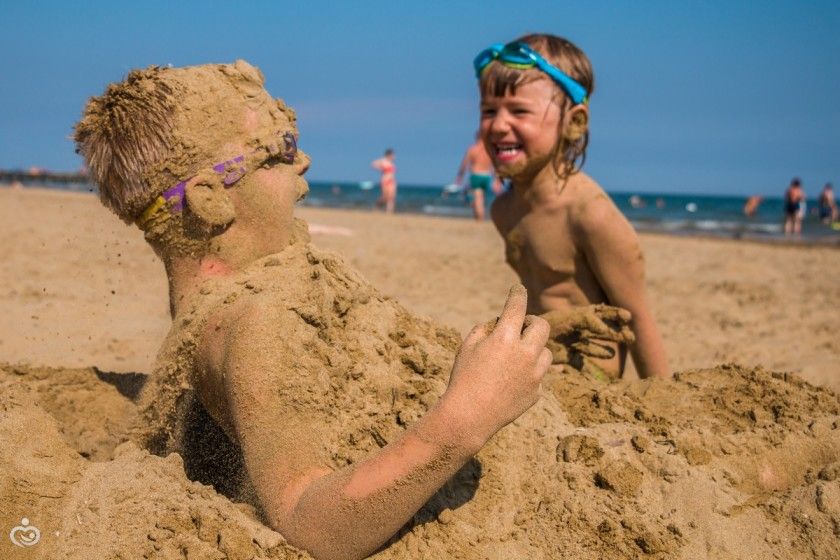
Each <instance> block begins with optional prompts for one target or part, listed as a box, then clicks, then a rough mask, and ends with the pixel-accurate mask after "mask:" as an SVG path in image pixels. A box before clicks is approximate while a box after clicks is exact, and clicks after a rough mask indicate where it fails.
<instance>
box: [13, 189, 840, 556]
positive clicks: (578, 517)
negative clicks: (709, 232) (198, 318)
mask: <svg viewBox="0 0 840 560" xmlns="http://www.w3.org/2000/svg"><path fill="white" fill-rule="evenodd" d="M298 215H299V216H301V217H303V218H305V219H307V220H308V221H310V222H311V223H313V224H316V226H317V227H313V228H312V231H313V242H314V244H316V245H318V246H321V247H324V248H328V249H334V250H336V251H337V252H339V253H341V254H343V255H345V258H346V260H347V261H348V262H349V263H350V264H352V265H353V266H355V267H356V268H358V269H359V270H360V271H361V272H362V274H363V275H365V276H366V277H367V278H368V280H370V281H371V283H372V284H373V285H374V286H376V287H378V288H379V290H380V291H381V292H382V293H383V294H385V295H389V296H392V297H394V298H396V299H398V300H399V301H400V302H401V303H402V304H403V305H405V306H406V307H407V308H408V309H409V310H410V311H413V312H415V313H418V314H420V315H426V316H428V317H430V318H431V319H432V320H433V321H436V322H438V323H443V324H446V325H451V326H454V327H455V328H456V329H458V330H460V331H461V332H465V331H466V330H467V329H468V328H469V327H471V326H472V324H473V323H475V322H478V321H483V320H486V319H487V318H489V317H492V316H494V315H496V314H497V312H498V308H499V306H500V304H501V302H502V300H503V297H504V295H505V293H506V291H507V288H508V286H509V285H510V284H511V283H512V282H513V281H514V276H513V274H512V272H511V271H510V270H508V269H507V268H506V266H505V265H504V263H503V260H502V259H503V253H502V244H501V241H500V240H499V239H498V237H497V236H496V234H495V233H494V231H493V230H492V226H490V225H489V224H474V223H472V222H467V221H460V220H445V219H432V218H423V217H414V216H383V215H379V214H370V213H354V212H339V211H326V210H312V209H303V210H301V211H299V213H298ZM0 218H2V222H0V223H2V224H3V225H2V226H0V234H2V236H3V239H4V244H3V246H2V251H3V256H4V257H5V258H4V264H5V266H4V267H3V268H2V269H1V270H2V271H0V297H2V298H3V311H4V312H3V314H2V315H3V318H2V321H3V322H2V323H0V362H6V363H8V364H18V365H7V366H4V367H2V369H0V497H2V499H3V502H4V504H5V506H6V507H5V508H4V510H5V511H4V515H3V516H2V517H0V522H1V523H2V526H0V529H2V530H3V531H0V532H3V533H7V534H8V531H10V530H11V529H12V527H14V526H15V525H17V524H20V523H21V518H23V517H28V518H29V519H31V523H32V524H33V525H36V526H38V527H39V529H40V530H41V532H42V541H41V542H40V543H39V544H37V545H34V546H32V547H30V548H26V549H23V548H16V547H14V546H12V545H11V544H10V541H9V540H8V539H7V538H6V537H5V536H3V535H0V557H2V558H18V557H20V558H52V557H66V558H100V557H101V558H117V557H124V558H182V557H185V556H186V557H198V558H225V557H230V558H254V557H255V558H263V557H266V558H297V557H305V555H302V554H300V553H298V552H296V551H294V550H292V549H291V548H290V547H288V546H287V545H285V544H284V543H283V540H282V537H280V536H279V535H278V534H277V533H274V532H273V531H270V530H268V529H266V528H265V527H264V526H262V525H261V524H260V523H259V522H258V521H257V520H256V518H255V514H254V512H253V510H252V509H251V508H249V507H247V506H244V505H235V504H233V503H231V502H230V501H229V500H227V499H226V498H224V497H222V496H220V495H218V494H216V493H215V492H214V491H213V489H212V488H210V487H207V486H202V485H200V484H198V483H196V482H192V481H190V480H189V479H188V478H187V477H186V476H185V474H184V467H183V463H182V461H181V458H180V457H179V456H177V455H170V456H169V457H167V458H165V459H164V458H159V457H155V456H151V455H148V454H147V453H146V452H145V451H143V450H140V449H138V448H137V447H136V446H134V445H133V444H131V443H122V444H121V437H120V435H121V434H122V433H123V432H124V430H125V427H126V426H127V425H129V424H130V423H131V422H132V420H133V419H134V415H135V414H136V406H135V404H134V399H135V398H136V396H137V390H138V388H139V385H140V384H142V383H143V380H144V375H143V374H145V373H148V372H150V371H152V364H153V360H154V355H155V352H156V351H157V348H158V346H159V345H160V343H161V341H162V340H163V338H164V336H165V333H166V331H167V329H168V326H169V317H168V312H167V294H166V281H165V277H164V274H163V270H162V266H160V265H159V264H158V263H157V262H156V259H155V257H154V255H153V254H152V252H151V251H150V250H149V249H148V248H147V247H146V246H145V244H144V243H143V241H142V236H141V234H140V232H139V231H138V230H136V229H131V228H128V227H126V226H124V225H123V224H122V223H121V222H119V221H118V220H117V219H116V218H114V217H112V216H111V215H110V214H109V213H107V212H105V211H104V210H103V209H102V208H101V207H100V206H99V205H98V203H97V201H96V200H95V199H94V198H93V197H91V196H86V195H79V194H71V193H59V192H54V191H52V192H51V191H37V190H31V189H28V190H25V191H11V190H7V189H0ZM642 242H643V245H644V248H645V251H646V256H647V260H648V273H649V285H650V290H651V296H652V300H653V301H654V304H655V311H656V314H657V318H658V320H659V321H660V325H661V329H662V331H663V336H664V338H665V343H666V347H667V349H668V351H669V354H670V360H671V364H672V366H673V368H674V369H675V370H695V371H688V372H684V373H681V374H680V375H679V376H678V377H677V379H676V380H675V381H673V382H668V383H649V382H638V381H636V382H628V383H619V384H614V385H611V386H605V385H599V384H593V382H590V381H588V380H585V379H583V378H579V377H571V376H552V377H551V378H550V379H549V382H548V383H547V394H548V397H547V401H549V402H548V404H546V405H544V406H543V407H542V408H540V410H539V411H538V412H535V413H534V414H533V415H531V417H530V418H531V419H525V420H523V422H520V423H519V424H518V425H515V426H512V427H511V428H509V429H506V430H503V431H502V432H501V433H500V435H499V436H498V437H497V438H496V440H495V441H494V442H493V444H492V445H491V446H490V447H489V448H488V449H487V450H485V451H484V452H483V455H480V456H479V461H480V464H483V465H485V469H486V470H485V472H484V473H481V469H480V468H479V470H478V472H479V473H480V474H481V476H480V477H479V476H477V475H475V473H471V472H467V473H465V474H463V475H462V476H465V477H466V478H467V479H469V478H471V477H472V478H474V479H476V480H479V479H480V481H479V482H478V484H477V486H478V491H477V492H476V494H475V498H474V499H472V500H471V501H470V502H468V503H466V504H463V505H462V504H458V505H457V507H449V508H444V509H440V508H438V509H437V510H435V509H434V508H433V507H432V508H425V509H424V512H422V515H418V518H416V519H415V526H414V527H413V528H412V529H411V530H410V531H409V532H408V533H407V534H406V535H405V536H404V537H403V538H402V539H401V541H400V542H399V543H397V544H396V545H395V546H393V547H392V548H390V549H388V550H386V551H384V552H382V553H381V556H382V557H383V558H386V557H387V558H401V559H402V558H419V557H462V558H484V557H493V558H520V557H523V558H524V557H529V558H534V557H546V558H549V557H552V558H564V557H567V558H602V557H610V558H637V557H645V558H716V559H722V558H746V557H750V558H830V557H838V556H840V544H838V542H840V541H838V539H840V482H838V474H840V473H839V472H838V471H840V463H838V459H840V416H838V415H840V399H838V396H837V395H836V394H835V393H833V392H831V391H829V390H826V389H822V388H817V387H813V386H811V385H808V384H806V383H803V382H802V381H800V380H799V378H798V377H797V376H794V375H789V374H786V373H780V372H795V373H797V374H798V375H800V376H801V377H802V378H804V379H806V380H807V381H809V382H811V383H813V384H815V385H819V386H823V387H830V388H833V389H835V390H837V389H840V367H838V366H840V341H838V337H837V330H838V328H840V321H838V320H837V312H838V309H839V308H840V286H838V284H837V282H836V280H834V279H835V278H837V277H838V273H840V252H838V251H837V250H836V249H832V248H820V247H783V246H769V245H760V244H755V243H743V242H729V241H721V240H706V239H678V238H670V237H660V236H643V237H642ZM418 344H420V342H418ZM406 348H407V350H406V351H407V352H410V351H412V344H408V345H407V346H406ZM723 362H739V363H741V364H746V365H747V366H750V367H739V366H734V365H729V366H718V365H717V364H720V363H723ZM19 364H31V365H29V366H24V365H19ZM759 365H760V366H763V367H764V369H761V368H758V369H756V368H753V367H751V366H759ZM43 366H51V367H52V368H56V369H46V368H45V367H43ZM86 366H95V368H96V369H94V368H89V367H86ZM73 368H81V369H73ZM771 371H775V372H779V373H771ZM132 374H133V375H132ZM551 402H554V403H556V404H557V405H559V407H560V408H561V409H562V412H561V413H560V414H559V419H558V420H557V422H551V423H550V425H548V424H546V425H545V426H543V427H542V428H540V427H539V422H538V421H535V420H534V419H537V420H539V418H544V417H543V416H541V415H544V414H549V412H546V411H550V410H551V406H550V404H551ZM535 434H536V435H535ZM537 436H544V437H537ZM369 445H371V443H370V442H365V443H364V444H363V446H369ZM507 452H510V454H511V455H513V454H514V453H516V454H517V455H521V454H524V456H526V457H529V459H530V461H529V462H528V466H527V467H524V466H523V467H522V468H521V469H519V470H517V469H516V468H515V466H514V468H513V469H512V468H511V463H510V461H507V462H505V461H504V457H503V456H504V454H505V453H507ZM499 461H501V462H499ZM496 464H499V465H503V466H504V468H502V469H494V468H493V465H496ZM471 468H472V470H473V471H474V470H475V469H476V467H475V465H473V466H472V467H471ZM468 470H469V469H468ZM547 480H548V481H553V483H554V485H555V486H554V487H552V488H551V490H552V491H551V492H548V493H546V492H545V491H544V489H543V487H544V485H545V483H546V481H547ZM424 516H425V517H424ZM18 534H19V535H23V536H27V535H30V536H31V533H26V532H25V531H24V532H19V533H18ZM455 535H458V537H457V538H456V537H455ZM541 535H542V536H541ZM541 539H542V542H549V541H550V544H551V547H546V548H545V549H542V550H540V549H539V547H538V548H537V549H534V548H531V547H530V546H529V545H528V543H531V544H533V543H534V542H538V543H539V542H540V541H541ZM119 554H122V556H119Z"/></svg>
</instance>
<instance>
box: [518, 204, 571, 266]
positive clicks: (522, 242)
mask: <svg viewBox="0 0 840 560" xmlns="http://www.w3.org/2000/svg"><path fill="white" fill-rule="evenodd" d="M577 256H578V250H577V247H576V246H575V242H574V238H573V235H572V231H571V227H570V225H569V219H568V215H567V213H566V212H565V211H563V210H562V209H561V210H556V211H553V212H531V213H528V214H524V215H522V216H521V217H519V218H518V219H517V220H515V221H513V222H512V224H511V226H510V229H509V230H508V232H507V235H505V257H506V260H507V262H508V264H510V266H511V267H513V269H514V270H516V271H517V272H518V273H519V274H520V276H522V277H523V279H525V278H526V277H532V278H534V279H536V278H544V279H546V280H547V279H552V280H554V281H558V280H561V279H562V278H564V277H570V276H573V275H574V273H575V269H576V265H575V263H576V260H577Z"/></svg>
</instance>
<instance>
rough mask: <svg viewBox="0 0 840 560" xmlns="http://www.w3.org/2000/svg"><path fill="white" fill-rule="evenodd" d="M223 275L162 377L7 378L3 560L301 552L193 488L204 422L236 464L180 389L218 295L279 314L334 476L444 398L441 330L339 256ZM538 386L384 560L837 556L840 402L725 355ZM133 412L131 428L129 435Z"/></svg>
mask: <svg viewBox="0 0 840 560" xmlns="http://www.w3.org/2000/svg"><path fill="white" fill-rule="evenodd" d="M215 282H217V283H208V284H207V285H206V286H204V289H202V290H201V294H200V296H197V297H198V299H197V300H196V301H195V302H194V305H192V306H185V309H186V311H185V312H184V313H183V314H182V315H179V316H177V317H176V318H175V324H176V325H181V326H182V327H185V328H179V329H178V330H177V331H173V334H171V335H170V337H169V338H168V340H167V343H166V344H165V345H164V349H163V351H162V353H161V363H160V364H159V367H158V369H157V374H156V375H158V376H159V375H162V374H163V373H165V374H166V376H168V377H166V378H165V379H162V380H159V379H157V378H152V379H149V378H146V377H145V376H143V375H141V374H134V375H118V374H107V373H103V372H99V371H97V370H95V369H84V370H47V369H43V368H33V367H24V366H5V367H3V368H2V369H1V370H0V395H2V401H0V449H2V452H0V453H1V455H0V464H2V468H0V473H2V474H0V498H2V500H3V503H4V504H8V505H9V507H7V508H5V512H6V513H5V515H4V519H3V521H4V523H6V525H8V526H9V527H12V526H14V525H16V524H18V523H20V519H21V518H22V517H27V518H28V519H29V520H31V522H32V524H33V525H36V526H38V528H39V529H40V530H41V532H42V535H43V536H42V539H41V542H40V543H39V544H38V545H35V546H33V547H30V548H28V549H25V550H24V549H20V548H15V547H12V546H11V545H10V543H9V541H8V540H5V542H4V543H3V545H2V547H3V548H0V552H2V553H3V554H2V557H4V558H6V557H10V558H15V557H27V558H29V557H31V558H53V557H63V558H94V557H103V552H105V553H106V555H105V556H104V557H113V558H120V557H122V558H183V557H185V556H186V557H199V558H299V557H306V555H305V554H302V553H300V552H298V551H296V550H294V549H293V548H291V547H289V546H288V545H286V544H285V543H284V541H283V539H282V537H281V536H280V535H279V534H277V533H275V532H273V531H271V530H269V529H267V528H266V527H265V526H264V525H263V524H262V523H260V521H259V519H260V514H259V511H258V509H257V508H254V507H253V505H248V504H245V503H236V502H234V501H231V500H230V499H229V498H228V497H225V496H223V495H221V494H220V493H218V492H217V490H219V491H220V492H222V493H224V494H225V495H227V496H234V497H235V498H237V499H241V497H242V496H245V495H246V494H245V493H241V492H238V490H239V488H233V487H223V485H222V484H221V483H219V484H217V488H216V489H215V490H214V489H213V488H212V487H210V486H206V485H202V484H201V483H199V482H197V481H196V480H203V481H205V482H207V481H212V480H213V474H214V473H213V472H211V471H212V470H213V465H212V464H211V465H208V464H206V462H205V463H204V464H203V465H200V466H198V467H195V466H191V465H195V463H196V460H195V459H196V457H194V456H192V455H193V454H194V453H195V452H194V451H193V450H194V449H195V447H192V446H191V445H190V442H191V441H192V440H193V439H195V438H194V437H193V436H194V435H195V434H194V432H196V431H199V432H201V433H200V434H199V436H200V437H201V438H205V440H204V443H203V444H202V446H201V447H200V449H207V448H208V447H216V448H219V449H221V448H224V449H227V450H228V451H227V452H228V453H230V454H232V455H235V454H236V453H237V450H236V446H235V445H231V444H230V442H225V441H224V430H223V429H216V430H215V431H214V432H213V431H211V433H209V435H208V431H207V430H206V429H201V430H196V426H197V424H202V423H196V422H191V421H189V420H185V419H184V414H185V410H191V411H192V412H191V413H190V414H196V412H195V409H196V408H197V407H196V403H195V402H194V400H193V399H190V398H189V390H188V388H187V387H188V384H187V383H185V381H186V380H188V376H186V371H185V369H184V368H185V367H186V366H188V365H189V351H188V350H189V344H188V343H189V340H190V339H191V336H192V335H191V334H190V333H191V331H192V330H193V327H195V328H198V326H197V325H200V324H202V322H203V321H204V320H206V310H207V309H211V308H213V307H214V306H218V305H224V304H225V301H228V302H232V301H234V300H236V299H238V298H242V297H248V298H255V301H263V300H264V301H280V302H282V304H283V308H284V313H281V314H280V315H279V317H280V319H281V320H282V324H281V325H280V328H281V329H282V332H285V333H287V336H286V337H285V338H284V339H283V340H279V341H278V344H280V345H281V346H282V347H284V348H289V349H292V348H293V349H295V350H296V351H295V354H293V355H292V356H293V357H294V359H293V360H289V361H288V362H287V363H285V364H284V365H282V366H280V367H279V368H278V376H277V380H276V381H277V385H276V386H275V387H274V388H273V390H275V391H283V384H284V383H286V384H294V385H295V386H296V387H299V386H300V385H299V384H300V383H306V384H308V385H307V386H311V387H313V389H314V390H313V391H311V392H310V393H306V394H303V395H300V392H299V391H295V393H296V394H298V395H299V397H297V398H299V399H307V398H308V399H316V400H318V402H320V404H321V405H322V408H323V410H324V411H325V412H324V415H325V417H324V420H326V421H331V422H336V421H340V422H341V429H340V430H339V431H337V432H336V433H332V434H324V437H323V441H320V442H318V445H320V446H322V448H323V450H324V451H325V452H326V450H330V454H329V461H330V462H331V464H332V465H333V466H334V467H336V468H340V467H342V466H344V465H346V464H349V463H353V462H355V461H357V460H358V459H359V458H360V457H362V456H363V455H364V454H365V453H367V452H369V451H372V450H374V449H376V448H377V447H379V446H382V445H384V444H385V442H387V441H390V440H391V439H393V438H394V437H395V435H396V434H398V433H399V432H400V431H401V430H403V429H404V427H405V426H406V425H408V424H410V423H411V422H412V421H413V420H414V419H415V418H416V417H417V416H418V415H421V414H423V413H424V412H425V411H426V410H427V409H428V407H429V406H430V405H431V404H432V403H433V402H434V401H435V399H436V398H437V396H438V395H440V393H441V392H442V391H443V390H444V389H445V386H446V380H447V376H448V372H449V368H450V366H451V362H452V359H453V357H454V352H455V348H456V346H457V337H456V335H455V333H454V331H452V330H450V329H447V328H443V327H440V326H438V325H435V324H433V323H431V322H429V321H427V320H424V319H421V318H418V317H416V316H413V315H412V314H410V313H409V312H408V311H406V310H405V309H404V308H402V307H401V306H400V305H399V304H397V303H395V302H394V301H392V300H389V299H387V298H383V297H382V296H381V295H379V294H378V292H377V291H376V290H375V289H373V288H372V287H371V286H370V285H369V284H368V283H367V282H366V281H364V279H362V278H361V277H360V276H359V275H358V274H356V273H354V272H353V271H351V270H349V269H348V267H347V266H346V265H344V263H343V262H342V261H341V259H340V258H338V257H336V256H334V255H331V254H329V253H324V252H321V251H318V250H317V249H314V248H312V247H310V246H308V245H305V244H303V243H299V244H296V245H294V246H292V247H290V248H289V249H288V250H287V251H284V252H283V253H280V254H278V255H274V256H271V257H267V258H266V259H262V260H261V261H259V262H257V263H255V265H254V266H252V267H249V268H248V269H246V270H245V271H243V272H242V273H241V274H240V275H239V276H237V277H236V278H234V279H232V280H231V281H230V282H227V281H226V282H224V283H221V282H219V281H215ZM185 320H186V323H184V321H185ZM179 321H180V322H181V323H179ZM191 325H192V326H193V327H191ZM176 350H177V351H178V352H180V353H181V354H180V360H173V356H172V353H173V352H174V351H176ZM256 350H257V351H258V350H259V349H256ZM545 385H546V390H545V395H544V397H543V398H542V399H541V401H540V402H539V403H538V404H537V405H535V406H534V407H533V408H532V409H531V410H529V411H528V412H527V413H526V414H525V415H523V416H522V417H521V418H520V419H519V420H517V421H516V422H515V423H514V424H512V425H510V426H508V427H507V428H505V429H504V430H503V431H501V432H500V433H499V434H497V436H496V437H495V438H494V439H493V440H492V441H491V442H490V444H489V445H488V446H486V447H485V448H484V449H483V450H482V451H481V452H480V453H479V454H478V456H477V457H476V458H475V459H474V460H473V461H471V462H470V463H468V464H467V465H466V466H465V467H464V468H463V469H462V470H461V471H460V472H459V473H458V475H457V476H456V477H454V478H453V480H451V481H450V482H449V483H448V484H447V485H446V486H445V487H444V488H443V489H442V490H441V491H440V492H439V493H438V494H437V495H436V496H435V497H433V498H432V499H431V500H430V501H429V503H428V504H427V505H426V506H425V507H424V508H423V509H421V511H420V512H418V513H417V515H415V517H414V519H413V520H412V522H411V523H410V524H409V526H407V527H406V528H405V529H404V530H403V531H402V533H401V535H399V537H398V538H396V539H395V541H394V542H393V543H392V544H391V546H390V547H388V548H386V549H385V550H383V551H381V552H380V553H378V554H377V555H376V557H378V558H399V559H405V558H426V557H429V558H463V559H472V558H476V559H478V558H499V559H501V558H505V559H510V558H537V559H539V558H577V559H590V558H592V559H595V558H639V557H643V558H663V559H664V558H685V559H696V558H715V559H718V560H719V559H725V558H733V559H734V558H747V557H749V558H793V557H796V558H830V557H837V556H838V555H840V544H838V543H840V482H838V480H837V477H838V474H840V398H838V396H837V395H836V394H834V393H832V392H830V391H828V390H826V389H820V388H815V387H812V386H810V385H808V384H806V383H804V382H802V381H800V380H799V379H798V378H796V377H794V376H792V375H789V374H783V373H773V372H767V371H763V370H761V369H750V368H743V367H740V366H736V365H723V366H719V367H717V368H713V369H706V370H698V371H690V372H683V373H680V374H679V375H677V376H676V377H675V379H674V380H672V381H667V382H663V381H635V382H625V383H616V384H612V385H605V384H603V383H601V382H599V381H595V380H591V379H589V378H587V377H584V376H580V375H570V374H563V373H561V372H557V371H555V372H551V373H550V374H549V376H548V378H547V381H546V384H545ZM287 387H289V388H290V389H291V386H290V385H287ZM263 389H265V390H272V388H268V387H266V388H263ZM154 395H158V396H164V397H166V399H168V400H167V402H169V403H170V404H171V405H173V406H171V407H169V408H168V409H167V411H169V412H173V413H174V414H171V415H170V414H150V409H149V408H148V407H147V406H146V405H144V404H142V403H144V402H147V400H148V399H150V398H152V397H154ZM184 403H188V404H189V406H188V407H185V405H184ZM175 404H177V406H175ZM203 414H204V415H205V416H204V417H205V418H207V414H206V413H203ZM213 416H215V417H216V420H217V421H218V423H219V424H220V425H222V426H224V424H225V421H224V418H223V416H221V417H220V416H219V415H218V414H214V415H213ZM138 418H139V419H140V420H139V425H140V426H141V427H143V428H144V429H143V430H140V431H137V430H130V429H129V427H130V426H132V425H137V419H138ZM202 425H203V424H202ZM267 430H269V431H270V430H271V427H267ZM126 434H133V435H134V436H135V437H138V434H139V436H141V437H139V438H138V439H139V441H146V442H149V441H152V442H156V443H158V444H160V443H161V441H162V440H161V438H160V435H161V434H164V435H166V436H167V438H165V439H166V445H165V446H164V447H171V448H177V449H179V450H180V454H171V455H168V456H167V457H165V458H162V457H158V456H155V455H150V454H148V453H147V452H146V451H144V450H141V449H140V448H138V447H137V445H136V444H135V443H132V442H125V440H126V439H127V435H126ZM269 435H271V434H270V433H269ZM207 438H209V440H208V439H207ZM213 438H217V439H218V441H219V443H218V444H213V443H212V440H213ZM208 442H211V443H208ZM219 463H220V464H224V466H225V467H226V468H230V466H231V465H236V464H237V462H236V460H234V459H230V458H227V459H226V460H224V461H220V462H219ZM188 473H189V475H190V476H188ZM216 475H218V473H216ZM190 478H192V479H193V480H190ZM219 478H224V477H219V476H216V479H217V480H218V479H219ZM15 555H18V556H15Z"/></svg>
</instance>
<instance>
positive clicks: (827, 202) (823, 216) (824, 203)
mask: <svg viewBox="0 0 840 560" xmlns="http://www.w3.org/2000/svg"><path fill="white" fill-rule="evenodd" d="M819 211H820V220H822V222H823V223H824V224H830V223H833V222H836V221H837V201H836V200H835V198H834V188H833V187H832V186H831V183H826V184H825V186H824V187H823V190H822V192H821V193H820V200H819Z"/></svg>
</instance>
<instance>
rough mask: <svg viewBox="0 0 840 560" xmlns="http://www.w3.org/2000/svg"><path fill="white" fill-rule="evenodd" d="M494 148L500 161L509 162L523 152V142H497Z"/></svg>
mask: <svg viewBox="0 0 840 560" xmlns="http://www.w3.org/2000/svg"><path fill="white" fill-rule="evenodd" d="M494 150H495V155H496V159H497V160H498V161H500V162H507V161H511V160H512V159H514V158H516V156H518V155H519V154H520V153H521V152H522V144H496V145H495V146H494Z"/></svg>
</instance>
